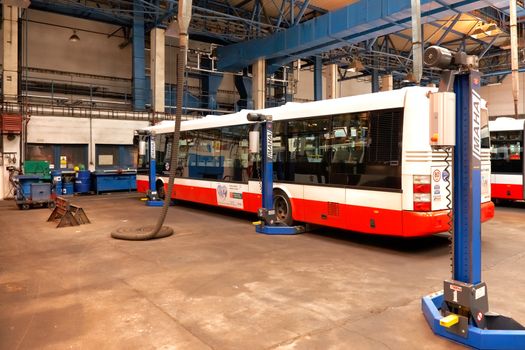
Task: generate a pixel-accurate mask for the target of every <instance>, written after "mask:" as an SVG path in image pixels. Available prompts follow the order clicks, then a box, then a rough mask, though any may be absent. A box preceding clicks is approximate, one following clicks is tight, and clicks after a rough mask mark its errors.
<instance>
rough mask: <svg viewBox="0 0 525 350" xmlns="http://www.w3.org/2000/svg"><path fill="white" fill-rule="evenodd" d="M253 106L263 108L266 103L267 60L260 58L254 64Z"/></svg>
mask: <svg viewBox="0 0 525 350" xmlns="http://www.w3.org/2000/svg"><path fill="white" fill-rule="evenodd" d="M252 74H253V86H252V89H253V90H252V91H253V104H254V106H253V108H254V109H262V108H264V107H265V105H266V61H265V60H264V59H259V60H257V62H255V63H254V64H253V66H252Z"/></svg>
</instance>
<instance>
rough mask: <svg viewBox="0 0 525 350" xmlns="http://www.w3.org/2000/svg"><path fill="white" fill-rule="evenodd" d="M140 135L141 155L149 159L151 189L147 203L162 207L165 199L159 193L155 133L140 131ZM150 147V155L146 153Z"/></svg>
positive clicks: (147, 195) (147, 196)
mask: <svg viewBox="0 0 525 350" xmlns="http://www.w3.org/2000/svg"><path fill="white" fill-rule="evenodd" d="M137 133H138V135H137V136H138V137H139V157H140V158H142V159H144V160H145V158H148V160H149V174H148V177H149V179H148V184H149V189H148V191H147V193H146V205H147V206H148V207H162V205H163V204H164V201H163V200H162V198H160V196H159V194H158V193H157V188H156V186H157V173H156V172H157V160H156V155H155V134H154V133H152V132H150V131H138V132H137ZM146 149H149V155H148V154H147V153H146Z"/></svg>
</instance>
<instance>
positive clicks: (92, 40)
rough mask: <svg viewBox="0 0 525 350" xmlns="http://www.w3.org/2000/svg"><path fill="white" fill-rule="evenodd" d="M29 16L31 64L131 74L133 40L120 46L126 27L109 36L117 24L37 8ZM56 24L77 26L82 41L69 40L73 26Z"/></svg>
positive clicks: (84, 70) (124, 74) (115, 74)
mask: <svg viewBox="0 0 525 350" xmlns="http://www.w3.org/2000/svg"><path fill="white" fill-rule="evenodd" d="M28 20H29V22H28V29H29V32H28V40H27V59H28V61H27V63H28V66H29V67H35V68H42V69H52V70H59V71H67V72H77V73H85V74H93V75H105V76H110V77H120V78H128V79H129V78H131V69H132V62H131V44H130V45H127V46H126V47H125V48H123V49H121V48H119V44H120V43H122V42H123V41H124V38H123V37H122V31H118V32H117V33H116V36H112V37H111V38H108V34H110V33H112V32H113V31H115V30H116V29H118V27H117V26H113V25H109V24H105V23H100V22H95V21H88V20H84V19H79V18H73V17H67V16H62V15H57V14H54V13H49V12H42V11H35V10H29V12H28ZM32 21H34V22H32ZM21 22H22V23H23V24H25V21H24V20H21ZM35 22H41V23H48V24H41V23H35ZM49 24H51V25H49ZM53 25H59V26H64V27H70V28H75V29H77V35H78V36H79V37H80V41H77V42H71V41H69V37H70V36H71V34H73V30H71V29H68V28H61V27H57V26H53ZM83 30H86V31H83ZM88 31H89V32H88ZM93 32H96V33H93ZM24 42H25V40H24V38H23V40H22V43H24ZM22 45H23V44H22ZM21 48H23V49H24V46H22V47H21ZM24 62H25V61H24Z"/></svg>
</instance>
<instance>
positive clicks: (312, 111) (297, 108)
mask: <svg viewBox="0 0 525 350" xmlns="http://www.w3.org/2000/svg"><path fill="white" fill-rule="evenodd" d="M409 90H418V91H421V92H424V93H426V92H427V91H436V88H430V87H419V86H414V87H406V88H402V89H397V90H391V91H383V92H377V93H373V94H372V93H370V94H364V95H356V96H348V97H341V98H337V99H330V100H322V101H314V102H303V103H299V102H288V103H286V104H284V105H282V106H279V107H272V108H265V109H259V110H247V109H243V110H241V111H239V112H236V113H232V114H225V115H208V116H206V117H204V118H199V119H194V120H186V121H183V122H182V125H181V130H198V129H207V128H215V127H222V126H229V125H242V124H248V123H249V122H248V121H247V120H246V116H247V114H248V113H262V114H265V115H271V116H272V117H273V120H274V121H278V120H283V119H295V118H307V117H316V116H324V115H327V116H328V115H334V114H342V113H353V112H362V111H373V110H380V109H388V108H401V107H403V106H404V104H405V95H406V92H407V91H409ZM174 123H175V122H174V121H162V122H160V123H159V124H157V125H154V126H150V127H146V128H144V130H149V131H154V132H155V133H158V134H159V133H167V132H173V129H174Z"/></svg>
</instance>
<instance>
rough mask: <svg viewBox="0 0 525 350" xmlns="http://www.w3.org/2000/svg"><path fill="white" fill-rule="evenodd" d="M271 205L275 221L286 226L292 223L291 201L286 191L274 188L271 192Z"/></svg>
mask: <svg viewBox="0 0 525 350" xmlns="http://www.w3.org/2000/svg"><path fill="white" fill-rule="evenodd" d="M273 207H274V208H275V216H276V218H277V221H279V222H281V223H283V224H284V225H286V226H292V225H293V218H292V203H291V202H290V198H288V196H287V195H286V193H284V192H283V191H281V190H275V191H274V192H273Z"/></svg>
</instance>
